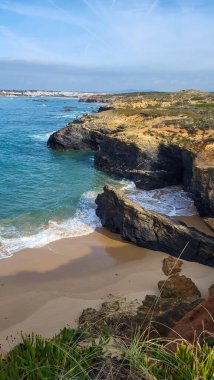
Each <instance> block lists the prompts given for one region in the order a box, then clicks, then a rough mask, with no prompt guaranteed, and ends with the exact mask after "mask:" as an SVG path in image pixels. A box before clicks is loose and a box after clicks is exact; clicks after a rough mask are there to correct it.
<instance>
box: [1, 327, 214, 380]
mask: <svg viewBox="0 0 214 380" xmlns="http://www.w3.org/2000/svg"><path fill="white" fill-rule="evenodd" d="M108 342H109V339H108V336H107V334H106V333H105V334H103V335H101V337H100V338H99V341H95V340H94V339H93V338H91V337H90V336H89V334H88V333H85V332H83V331H81V330H73V329H67V328H64V329H63V330H62V331H61V333H60V334H59V335H58V336H55V337H54V338H53V339H51V340H48V339H44V338H42V337H41V336H38V335H34V334H32V335H31V336H27V337H26V336H25V337H22V343H21V344H19V345H18V346H16V347H15V348H14V349H13V350H12V351H11V352H10V353H8V354H6V355H5V356H2V357H1V358H0V380H53V379H54V380H92V379H93V380H95V379H102V380H106V379H107V377H108V376H106V373H107V374H109V373H110V372H111V373H112V376H111V377H108V379H112V380H114V379H115V380H121V379H124V380H125V379H127V378H128V374H129V375H130V374H131V377H129V379H147V380H159V379H167V380H202V379H203V380H213V379H214V375H213V363H214V351H213V349H212V348H211V347H209V346H208V345H207V344H203V345H200V344H199V343H197V344H195V345H194V346H193V345H192V344H189V343H188V342H185V341H176V342H175V341H173V345H174V347H175V348H176V346H177V348H176V349H174V351H172V350H170V348H169V344H171V343H172V341H165V342H163V340H161V339H146V338H145V337H142V336H141V335H139V334H136V335H135V337H134V338H133V340H132V341H131V343H129V344H128V345H127V346H125V344H122V343H121V345H120V357H117V359H116V360H115V358H112V357H110V356H108V358H107V357H106V354H105V351H106V349H107V347H108ZM107 352H108V351H107ZM106 363H108V366H107V367H106Z"/></svg>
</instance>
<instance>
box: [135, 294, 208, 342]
mask: <svg viewBox="0 0 214 380" xmlns="http://www.w3.org/2000/svg"><path fill="white" fill-rule="evenodd" d="M201 300H202V299H201V298H196V299H192V298H185V299H182V298H161V297H157V296H155V295H147V296H146V297H145V300H144V301H143V303H142V305H141V306H140V307H139V308H138V310H137V316H136V326H138V327H140V329H141V331H144V330H147V329H148V328H149V330H150V331H148V334H152V335H153V334H154V331H153V330H156V331H157V333H158V334H160V335H161V336H167V335H168V334H169V331H170V329H171V328H173V326H174V325H175V323H176V322H177V321H179V320H180V319H181V318H182V317H183V316H184V315H185V314H186V313H187V312H188V311H190V310H192V309H193V308H194V307H195V306H196V305H198V303H200V302H201Z"/></svg>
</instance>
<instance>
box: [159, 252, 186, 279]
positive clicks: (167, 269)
mask: <svg viewBox="0 0 214 380" xmlns="http://www.w3.org/2000/svg"><path fill="white" fill-rule="evenodd" d="M182 265H183V261H182V260H179V259H175V258H174V257H172V256H169V257H166V258H165V259H163V266H162V270H163V273H164V274H165V275H166V276H171V275H172V274H175V273H179V272H180V271H181V267H182Z"/></svg>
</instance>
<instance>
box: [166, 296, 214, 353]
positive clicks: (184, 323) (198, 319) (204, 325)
mask: <svg viewBox="0 0 214 380" xmlns="http://www.w3.org/2000/svg"><path fill="white" fill-rule="evenodd" d="M213 315H214V296H212V297H209V298H208V300H206V301H204V302H202V303H201V304H199V305H197V306H196V307H195V308H194V309H193V310H191V311H190V312H188V313H187V314H186V315H184V317H183V318H182V319H181V320H179V322H178V323H176V324H175V326H174V327H173V331H171V332H170V333H169V338H171V339H180V338H181V337H182V339H185V340H187V341H188V342H191V343H194V342H195V343H197V342H200V343H202V342H204V341H207V342H209V343H211V342H212V344H214V335H213V334H214V320H213ZM171 346H172V347H173V345H171ZM172 347H171V348H172ZM174 348H176V347H174Z"/></svg>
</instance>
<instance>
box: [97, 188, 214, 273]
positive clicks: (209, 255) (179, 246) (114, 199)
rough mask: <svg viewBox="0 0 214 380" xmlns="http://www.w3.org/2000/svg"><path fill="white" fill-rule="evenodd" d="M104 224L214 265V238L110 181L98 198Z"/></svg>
mask: <svg viewBox="0 0 214 380" xmlns="http://www.w3.org/2000/svg"><path fill="white" fill-rule="evenodd" d="M95 202H96V204H97V210H96V213H97V215H98V216H99V218H100V220H101V222H102V225H103V226H104V227H107V228H108V229H109V230H110V231H112V232H115V233H120V235H121V237H122V238H123V239H125V240H128V241H132V242H133V243H135V244H137V245H139V246H141V247H145V248H150V249H153V250H157V251H163V252H167V253H170V254H171V255H173V256H177V257H178V256H180V255H181V253H182V256H181V257H182V258H183V259H186V260H190V261H195V262H199V263H202V264H205V265H210V266H214V238H213V237H211V236H208V235H206V234H204V233H202V232H199V231H198V230H196V229H195V228H193V227H192V228H191V227H187V226H186V225H185V224H184V223H179V222H178V221H176V220H173V219H171V218H169V217H166V216H164V215H162V214H158V213H156V212H154V211H149V210H147V209H145V208H143V207H140V206H138V205H137V204H135V203H134V202H132V201H130V200H129V199H128V198H127V197H125V196H124V195H123V194H122V193H121V192H120V191H119V190H116V189H114V188H113V187H112V186H110V185H106V186H105V187H104V192H103V193H102V194H99V195H98V196H97V198H96V201H95Z"/></svg>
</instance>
